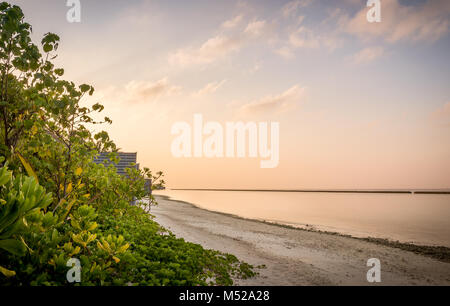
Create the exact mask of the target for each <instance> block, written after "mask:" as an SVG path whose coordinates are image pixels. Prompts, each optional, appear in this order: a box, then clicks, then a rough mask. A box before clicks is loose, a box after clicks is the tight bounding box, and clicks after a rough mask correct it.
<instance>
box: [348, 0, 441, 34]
mask: <svg viewBox="0 0 450 306" xmlns="http://www.w3.org/2000/svg"><path fill="white" fill-rule="evenodd" d="M367 12H368V8H363V9H361V10H360V11H359V12H358V13H357V14H356V15H355V16H354V17H353V18H349V17H348V16H347V17H345V18H343V19H342V22H341V24H340V28H341V29H342V30H343V31H344V32H346V33H350V34H353V35H356V36H358V37H359V38H361V39H362V40H369V39H373V38H382V39H384V40H386V41H387V42H390V43H396V42H399V41H410V42H419V41H429V42H434V41H436V40H438V39H439V38H441V37H443V36H444V35H446V34H447V33H448V31H449V26H450V23H449V20H450V19H449V18H450V1H441V0H428V1H426V2H425V3H424V4H421V5H414V6H413V5H408V6H407V5H402V4H400V3H399V0H383V1H382V7H381V22H380V23H369V22H367Z"/></svg>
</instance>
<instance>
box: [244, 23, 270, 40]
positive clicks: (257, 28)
mask: <svg viewBox="0 0 450 306" xmlns="http://www.w3.org/2000/svg"><path fill="white" fill-rule="evenodd" d="M266 25H267V23H266V21H265V20H256V21H253V22H250V23H249V24H248V25H247V28H246V29H245V31H244V33H246V34H249V35H252V36H261V35H262V34H263V33H264V30H265V29H266Z"/></svg>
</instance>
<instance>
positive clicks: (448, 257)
mask: <svg viewBox="0 0 450 306" xmlns="http://www.w3.org/2000/svg"><path fill="white" fill-rule="evenodd" d="M155 197H159V198H161V199H165V200H167V201H171V202H179V203H183V204H186V205H190V206H192V207H194V208H196V209H201V210H204V211H207V212H210V213H214V214H219V215H223V216H227V217H231V218H236V219H240V220H244V221H249V222H258V223H263V224H267V225H273V226H277V227H281V228H287V229H292V230H298V231H305V232H312V233H320V234H325V235H332V236H338V237H345V238H349V239H356V240H361V241H367V242H371V243H374V244H378V245H383V246H388V247H392V248H397V249H401V250H404V251H409V252H412V253H415V254H418V255H423V256H427V257H431V258H434V259H437V260H439V261H442V262H446V263H450V248H449V247H446V246H441V245H421V244H415V243H409V242H400V241H395V240H390V239H387V238H376V237H370V236H368V237H355V236H352V235H349V234H343V233H339V232H332V231H323V230H318V229H314V228H303V227H296V226H293V225H288V224H283V223H277V222H270V221H265V220H258V219H251V218H245V217H241V216H239V215H235V214H229V213H224V212H220V211H214V210H209V209H206V208H202V207H199V206H197V205H195V204H193V203H190V202H186V201H182V200H175V199H172V198H171V197H170V196H166V195H155Z"/></svg>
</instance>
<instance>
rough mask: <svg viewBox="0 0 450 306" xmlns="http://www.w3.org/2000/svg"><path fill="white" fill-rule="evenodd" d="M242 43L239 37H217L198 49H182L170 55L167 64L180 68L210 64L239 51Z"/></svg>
mask: <svg viewBox="0 0 450 306" xmlns="http://www.w3.org/2000/svg"><path fill="white" fill-rule="evenodd" d="M242 43H243V42H242V40H241V39H240V38H239V37H233V36H227V35H217V36H215V37H213V38H210V39H208V40H207V41H206V42H205V43H203V44H202V45H201V46H200V47H199V48H184V49H180V50H178V51H176V52H175V53H173V54H170V55H169V63H170V64H171V65H180V66H189V65H196V64H211V63H213V62H214V61H216V60H218V59H221V58H224V57H226V56H227V55H228V54H230V53H232V52H235V51H237V50H239V49H240V48H241V47H242Z"/></svg>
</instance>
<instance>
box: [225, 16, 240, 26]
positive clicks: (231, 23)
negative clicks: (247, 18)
mask: <svg viewBox="0 0 450 306" xmlns="http://www.w3.org/2000/svg"><path fill="white" fill-rule="evenodd" d="M242 19H243V16H242V15H237V16H236V17H234V18H232V19H229V20H227V21H225V22H224V23H222V28H225V29H233V28H235V27H237V26H238V25H239V24H240V23H241V21H242Z"/></svg>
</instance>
